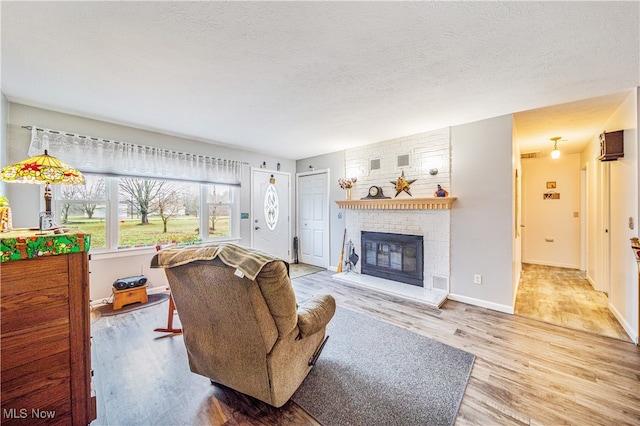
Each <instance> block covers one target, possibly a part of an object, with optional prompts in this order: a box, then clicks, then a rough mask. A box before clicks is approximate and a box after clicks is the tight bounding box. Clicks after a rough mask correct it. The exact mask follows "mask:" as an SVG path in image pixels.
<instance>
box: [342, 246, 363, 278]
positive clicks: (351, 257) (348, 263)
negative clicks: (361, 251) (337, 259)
mask: <svg viewBox="0 0 640 426" xmlns="http://www.w3.org/2000/svg"><path fill="white" fill-rule="evenodd" d="M359 259H360V256H358V255H357V254H356V249H355V246H354V245H353V241H351V240H349V242H348V243H347V258H346V259H345V262H344V264H345V267H346V272H351V271H352V270H353V268H354V267H355V266H356V264H357V263H358V260H359Z"/></svg>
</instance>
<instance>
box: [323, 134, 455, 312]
mask: <svg viewBox="0 0 640 426" xmlns="http://www.w3.org/2000/svg"><path fill="white" fill-rule="evenodd" d="M449 147H450V142H449V129H448V128H446V129H441V130H437V131H432V132H428V133H421V134H418V135H413V136H407V137H403V138H399V139H393V140H390V141H384V142H379V143H376V144H372V145H367V146H365V147H359V148H354V149H350V150H347V151H346V153H345V161H346V167H345V169H346V170H347V172H348V173H349V171H351V173H352V174H348V177H357V178H358V181H357V183H356V186H355V187H354V190H352V196H353V198H354V199H360V198H362V197H365V196H366V194H367V190H368V188H369V187H370V186H371V185H377V186H381V187H382V188H383V191H384V194H385V195H386V196H390V197H392V198H394V196H395V190H394V187H393V184H392V183H391V182H394V181H395V180H396V179H397V178H398V177H399V176H400V174H401V173H402V171H403V170H404V173H405V178H406V179H407V180H412V179H416V181H415V182H414V183H413V184H412V185H411V189H410V191H411V196H413V197H433V192H434V191H435V190H436V188H437V185H438V184H440V185H442V187H443V188H445V189H447V190H448V191H449V192H450V193H451V192H452V191H451V190H450V187H449V180H450V179H449V177H450V161H451V160H450V148H449ZM403 153H407V154H409V158H410V164H409V166H407V167H401V168H398V167H396V166H397V164H396V159H397V157H398V155H400V154H403ZM371 158H375V159H379V160H380V161H379V162H376V163H375V165H376V166H377V165H378V164H379V165H380V168H379V169H376V170H369V169H368V167H367V165H368V164H369V163H370V161H369V160H370V159H371ZM434 165H435V166H437V168H438V173H437V174H436V175H433V174H430V173H429V170H431V169H433V168H434ZM452 195H453V194H452ZM411 196H410V195H408V194H407V193H404V192H403V193H401V194H399V195H398V197H397V198H401V197H403V198H407V197H411ZM453 208H455V207H453ZM343 213H344V214H345V226H346V229H347V241H351V242H352V243H353V247H355V249H356V253H358V254H361V253H359V251H360V247H361V241H360V235H361V231H370V232H385V233H394V234H405V235H421V236H422V237H423V242H424V284H423V287H422V288H421V287H417V286H412V285H409V284H405V283H398V282H395V281H389V280H384V279H381V278H377V277H370V276H365V275H361V274H360V272H361V268H360V264H361V262H358V264H356V266H355V268H354V269H353V271H350V272H346V273H342V274H337V275H336V276H335V278H336V279H340V280H345V281H348V282H350V283H353V284H357V285H364V286H367V287H370V288H374V289H376V290H380V291H385V292H389V293H392V294H396V295H399V296H403V297H408V298H411V299H414V300H417V301H421V302H425V303H428V304H432V305H437V306H440V305H441V304H442V303H444V301H445V300H446V295H447V294H448V290H449V275H450V224H451V215H450V210H449V209H441V210H440V209H437V210H411V209H406V210H372V209H358V208H354V209H345V210H343Z"/></svg>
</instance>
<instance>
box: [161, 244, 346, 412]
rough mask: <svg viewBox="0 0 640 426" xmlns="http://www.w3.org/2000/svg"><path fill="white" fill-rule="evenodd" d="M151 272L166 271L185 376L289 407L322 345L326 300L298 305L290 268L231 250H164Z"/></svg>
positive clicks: (329, 303) (330, 301) (329, 307)
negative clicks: (189, 373)
mask: <svg viewBox="0 0 640 426" xmlns="http://www.w3.org/2000/svg"><path fill="white" fill-rule="evenodd" d="M151 266H152V267H156V268H165V274H166V276H167V279H168V281H169V286H170V287H171V292H172V296H173V299H174V301H175V304H176V309H177V311H178V315H179V318H180V322H181V323H182V330H183V334H184V343H185V346H186V348H187V353H188V358H189V366H190V368H191V371H193V372H194V373H197V374H200V375H203V376H206V377H208V378H210V379H211V381H212V382H215V383H220V384H223V385H225V386H228V387H230V388H232V389H235V390H237V391H239V392H242V393H244V394H247V395H250V396H253V397H255V398H257V399H259V400H261V401H264V402H266V403H267V404H270V405H273V406H275V407H280V406H282V405H283V404H284V403H286V402H287V401H288V400H289V398H290V397H291V395H293V393H294V392H295V391H296V389H298V387H299V386H300V384H301V383H302V381H303V380H304V379H305V377H306V376H307V374H308V373H309V371H310V370H311V368H312V367H313V364H315V361H316V359H317V358H318V356H319V355H320V351H321V350H322V347H323V346H324V343H325V341H326V340H325V330H326V325H327V323H328V322H329V320H330V319H331V318H332V317H333V314H334V313H335V308H336V304H335V300H334V298H333V297H332V296H330V295H321V296H316V297H313V298H312V299H311V300H308V301H306V302H305V303H303V304H301V305H300V306H297V305H296V300H295V295H294V292H293V287H292V286H291V281H290V279H289V274H288V264H286V263H285V262H284V261H283V260H280V259H276V258H273V257H270V256H268V255H265V254H264V253H262V252H259V251H256V250H252V249H247V248H244V247H241V246H237V245H233V244H222V245H203V246H192V247H186V248H169V249H163V250H161V251H159V252H158V253H157V254H156V255H155V256H154V258H153V260H152V262H151Z"/></svg>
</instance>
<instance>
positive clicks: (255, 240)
mask: <svg viewBox="0 0 640 426" xmlns="http://www.w3.org/2000/svg"><path fill="white" fill-rule="evenodd" d="M290 181H291V175H290V174H289V173H283V172H276V171H275V170H265V169H252V170H251V191H252V198H251V213H252V214H251V218H252V219H251V246H252V247H253V248H255V249H258V250H262V251H264V252H265V253H269V254H271V255H272V256H276V257H279V258H281V259H284V260H286V261H287V262H289V261H291V256H290V254H289V208H290V207H289V199H290V198H291V197H290V194H289V188H290V184H289V183H290Z"/></svg>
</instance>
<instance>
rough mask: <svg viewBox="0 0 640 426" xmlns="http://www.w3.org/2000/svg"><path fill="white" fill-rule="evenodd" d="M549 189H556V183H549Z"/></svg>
mask: <svg viewBox="0 0 640 426" xmlns="http://www.w3.org/2000/svg"><path fill="white" fill-rule="evenodd" d="M547 189H556V182H555V181H552V182H547Z"/></svg>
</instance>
